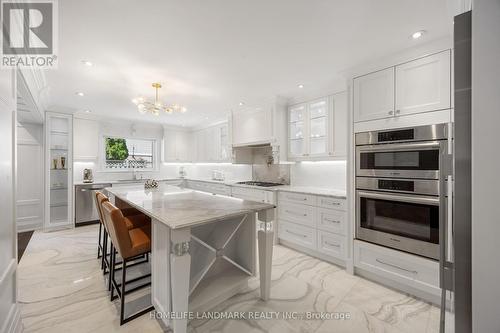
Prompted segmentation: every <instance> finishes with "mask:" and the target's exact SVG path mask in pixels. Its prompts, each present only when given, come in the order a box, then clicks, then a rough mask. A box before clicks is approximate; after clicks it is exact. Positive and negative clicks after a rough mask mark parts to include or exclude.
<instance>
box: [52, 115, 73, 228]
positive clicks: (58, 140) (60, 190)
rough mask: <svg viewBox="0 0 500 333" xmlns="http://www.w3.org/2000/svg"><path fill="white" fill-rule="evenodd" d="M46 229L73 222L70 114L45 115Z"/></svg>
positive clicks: (71, 122) (71, 120)
mask: <svg viewBox="0 0 500 333" xmlns="http://www.w3.org/2000/svg"><path fill="white" fill-rule="evenodd" d="M45 158H46V164H45V170H46V173H45V180H46V181H45V185H46V190H45V204H46V209H45V229H52V228H58V227H66V226H72V225H73V208H72V207H73V189H72V188H73V171H72V170H73V116H71V115H67V114H60V113H53V112H47V113H46V117H45Z"/></svg>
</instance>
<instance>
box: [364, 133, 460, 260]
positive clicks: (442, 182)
mask: <svg viewBox="0 0 500 333" xmlns="http://www.w3.org/2000/svg"><path fill="white" fill-rule="evenodd" d="M448 134H449V133H448V125H447V124H438V125H429V126H420V127H413V128H404V129H397V130H383V131H374V132H363V133H357V134H356V238H358V239H360V240H364V241H368V242H372V243H376V244H379V245H382V246H387V247H391V248H394V249H398V250H402V251H406V252H410V253H413V254H417V255H420V256H424V257H429V258H433V259H439V257H440V248H439V243H440V238H441V237H443V235H442V233H443V232H444V230H445V228H446V227H445V221H446V219H447V218H448V217H449V216H448V214H449V213H448V212H447V200H448V198H447V195H446V194H447V193H448V191H447V183H448V181H447V180H448V177H449V175H451V174H452V172H451V171H452V170H451V168H452V160H451V155H450V154H449V151H450V148H449V145H448ZM450 183H451V182H450Z"/></svg>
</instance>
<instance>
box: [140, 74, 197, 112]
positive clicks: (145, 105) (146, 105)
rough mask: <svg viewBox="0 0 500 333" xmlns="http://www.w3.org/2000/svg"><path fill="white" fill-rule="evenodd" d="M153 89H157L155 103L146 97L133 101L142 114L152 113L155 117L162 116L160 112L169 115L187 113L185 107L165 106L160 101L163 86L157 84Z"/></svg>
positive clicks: (176, 105)
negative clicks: (160, 90)
mask: <svg viewBox="0 0 500 333" xmlns="http://www.w3.org/2000/svg"><path fill="white" fill-rule="evenodd" d="M152 87H153V88H155V99H154V101H151V100H147V99H145V98H144V97H142V96H141V97H137V98H134V99H133V100H132V102H133V103H134V104H135V105H137V110H138V111H139V112H140V113H151V114H153V115H155V116H158V115H160V112H161V111H163V112H165V113H167V114H171V113H174V112H186V111H187V109H186V107H185V106H182V105H179V104H164V103H162V102H161V101H160V97H159V89H160V88H161V84H160V83H158V82H155V83H153V84H152Z"/></svg>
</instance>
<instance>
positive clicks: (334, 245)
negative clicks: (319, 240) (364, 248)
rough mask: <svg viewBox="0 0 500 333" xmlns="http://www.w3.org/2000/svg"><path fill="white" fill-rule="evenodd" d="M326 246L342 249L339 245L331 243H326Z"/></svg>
mask: <svg viewBox="0 0 500 333" xmlns="http://www.w3.org/2000/svg"><path fill="white" fill-rule="evenodd" d="M325 244H326V245H329V246H333V247H339V248H340V245H339V244H333V243H330V242H325Z"/></svg>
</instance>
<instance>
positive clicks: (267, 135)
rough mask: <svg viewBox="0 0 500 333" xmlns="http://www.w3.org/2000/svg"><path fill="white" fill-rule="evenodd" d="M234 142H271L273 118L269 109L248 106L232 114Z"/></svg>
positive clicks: (238, 143)
mask: <svg viewBox="0 0 500 333" xmlns="http://www.w3.org/2000/svg"><path fill="white" fill-rule="evenodd" d="M231 124H232V125H231V126H232V140H233V142H232V144H233V145H243V144H251V143H262V142H269V141H271V139H272V137H273V131H272V128H273V119H272V116H271V112H270V110H269V109H265V108H247V109H244V110H240V111H238V112H233V114H232V121H231Z"/></svg>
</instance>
